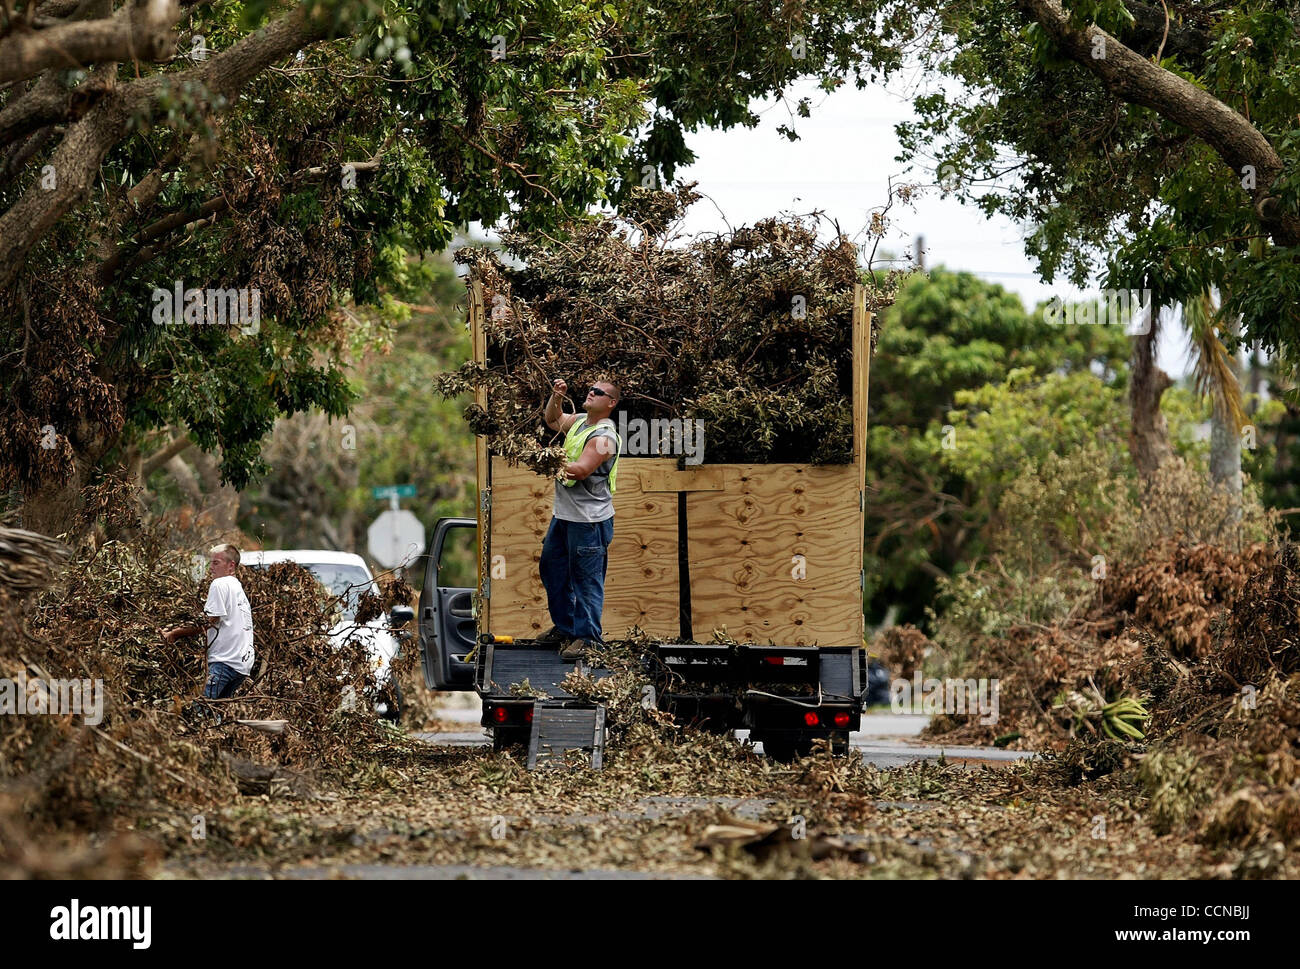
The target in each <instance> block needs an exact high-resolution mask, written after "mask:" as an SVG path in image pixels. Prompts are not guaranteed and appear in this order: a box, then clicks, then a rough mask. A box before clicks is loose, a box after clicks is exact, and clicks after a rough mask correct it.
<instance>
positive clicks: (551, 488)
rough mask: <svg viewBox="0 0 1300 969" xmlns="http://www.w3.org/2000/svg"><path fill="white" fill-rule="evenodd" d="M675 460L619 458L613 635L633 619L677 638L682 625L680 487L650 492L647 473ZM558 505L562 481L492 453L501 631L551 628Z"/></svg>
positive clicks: (495, 595)
mask: <svg viewBox="0 0 1300 969" xmlns="http://www.w3.org/2000/svg"><path fill="white" fill-rule="evenodd" d="M675 466H676V462H675V461H674V460H673V459H671V458H620V459H619V466H618V493H617V494H616V495H615V496H614V541H613V543H612V544H611V545H610V549H609V570H608V572H607V573H606V576H605V611H604V615H603V620H602V625H603V627H604V632H605V638H606V639H621V638H622V637H623V636H625V635H626V634H627V631H628V629H629V628H631V627H632V626H640V627H641V628H642V629H644V630H645V631H646V632H648V633H650V634H651V635H653V636H659V637H667V638H673V639H675V638H677V635H678V633H679V631H680V615H679V612H680V604H679V584H678V567H677V494H676V493H675V492H673V493H667V492H643V491H642V490H641V486H640V475H639V472H640V471H641V470H644V471H646V472H647V473H648V474H654V475H661V474H662V473H663V472H666V471H671V470H672V469H673V468H674V467H675ZM554 507H555V483H554V481H552V480H551V479H550V478H544V477H542V476H541V475H539V474H535V473H534V472H532V471H529V470H528V469H527V468H512V467H510V466H509V465H508V464H507V463H506V462H505V460H504V459H503V458H500V457H493V458H492V562H493V563H494V569H495V571H496V576H494V578H493V579H492V632H493V633H494V634H496V635H500V636H515V637H527V638H532V637H535V636H537V635H538V634H540V633H541V632H543V631H545V630H546V629H548V628H550V625H551V619H550V614H549V613H548V612H547V609H546V591H545V590H544V589H543V588H542V580H541V576H540V575H539V573H538V561H539V560H540V558H541V554H542V539H544V538H545V537H546V529H547V528H549V527H550V524H551V513H552V510H553V509H554Z"/></svg>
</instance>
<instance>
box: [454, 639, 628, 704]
mask: <svg viewBox="0 0 1300 969" xmlns="http://www.w3.org/2000/svg"><path fill="white" fill-rule="evenodd" d="M575 669H580V670H581V671H582V672H584V673H586V674H587V675H588V676H591V677H592V678H594V679H599V678H600V677H603V676H608V675H609V670H607V669H604V668H603V667H593V666H589V665H588V664H587V663H586V661H581V662H580V661H579V660H572V659H561V658H560V651H559V649H558V648H556V647H554V646H536V645H533V644H531V643H512V644H502V643H489V644H488V645H486V646H484V647H482V648H481V649H480V651H479V657H478V686H479V692H480V693H482V694H483V695H485V696H495V697H505V696H509V695H510V687H511V686H512V685H515V684H521V685H522V684H523V682H524V681H525V680H527V681H528V685H529V686H531V687H532V688H533V689H534V690H540V691H541V692H542V693H546V694H549V695H550V696H551V697H554V698H556V699H572V698H573V694H572V693H569V692H568V691H567V690H565V689H564V688H563V687H562V686H560V684H561V683H562V682H563V681H564V678H565V677H566V676H568V675H569V674H570V673H572V672H573V671H574V670H575Z"/></svg>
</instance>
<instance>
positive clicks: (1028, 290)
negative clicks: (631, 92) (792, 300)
mask: <svg viewBox="0 0 1300 969" xmlns="http://www.w3.org/2000/svg"><path fill="white" fill-rule="evenodd" d="M802 96H807V97H809V98H810V100H811V102H812V105H813V109H812V117H811V118H799V117H796V116H795V115H794V113H793V111H794V105H795V104H797V103H798V101H799V98H800V97H802ZM753 109H754V112H755V113H756V114H757V115H759V117H760V118H761V119H762V120H761V122H760V123H759V125H758V126H757V127H755V128H732V129H731V130H729V131H718V130H712V129H705V130H701V131H697V132H694V133H688V134H687V135H686V143H687V145H688V146H689V147H690V148H691V150H692V151H693V152H694V153H695V155H696V161H695V163H694V164H692V165H689V166H685V167H682V168H679V169H678V170H677V172H676V173H674V179H675V180H678V179H680V180H682V181H687V182H692V181H694V182H698V183H699V184H698V185H697V186H696V191H697V192H700V193H702V194H703V195H704V196H705V198H703V199H701V200H700V201H699V202H697V203H696V204H695V205H693V206H692V207H691V210H690V212H688V213H687V218H686V221H685V223H684V224H683V226H682V227H681V231H682V232H685V233H687V234H693V233H697V232H709V233H713V232H725V231H728V229H729V228H730V229H734V228H739V227H740V226H742V225H753V224H754V223H755V222H757V221H759V220H760V219H764V218H767V217H768V216H771V215H777V214H780V213H782V212H787V213H794V214H803V213H808V212H812V211H815V210H820V211H822V212H824V213H825V215H826V219H827V221H826V222H825V232H826V236H827V238H830V236H831V235H832V234H833V232H834V228H833V223H836V222H837V223H838V224H839V227H840V229H841V230H842V231H844V232H845V233H846V234H847V235H848V236H849V237H850V238H851V239H853V240H854V241H855V242H858V243H861V242H863V241H865V240H866V238H867V236H866V232H865V226H866V225H867V223H868V221H869V219H870V213H871V211H872V210H873V209H876V208H878V207H880V206H882V205H883V204H884V203H885V202H886V200H887V199H888V195H889V183H890V180H891V179H892V180H893V184H895V185H898V184H901V183H903V182H912V183H922V184H926V185H929V186H931V187H930V188H928V189H926V190H925V191H923V192H921V193H919V194H918V195H917V196H916V197H914V199H913V202H912V204H911V205H910V206H903V205H901V204H899V203H895V205H894V207H893V209H892V210H891V211H890V213H889V221H890V225H889V229H888V231H887V233H886V235H885V237H884V238H883V239H882V240H881V243H880V246H879V251H885V250H888V251H890V252H892V253H894V254H895V255H898V256H905V255H910V254H912V253H913V252H914V248H915V244H916V240H917V237H918V236H919V237H921V238H922V239H923V240H924V243H923V251H924V264H925V266H926V267H927V268H933V267H935V266H944V267H946V268H948V269H954V270H964V271H966V272H969V273H972V274H974V275H976V276H979V277H980V278H982V279H986V280H988V281H989V282H993V283H998V284H1000V285H1002V286H1004V287H1006V288H1007V289H1008V290H1010V291H1011V292H1014V293H1016V294H1018V295H1019V296H1020V298H1021V300H1022V302H1024V304H1025V307H1026V309H1032V308H1033V307H1034V306H1036V305H1037V304H1038V303H1039V302H1041V301H1046V300H1050V299H1052V298H1053V297H1054V296H1056V297H1060V298H1061V299H1062V300H1063V301H1065V302H1072V301H1076V300H1079V299H1081V298H1083V297H1084V296H1085V295H1094V294H1096V293H1097V292H1098V290H1097V289H1093V290H1091V291H1089V292H1085V291H1083V290H1079V289H1076V288H1075V287H1072V286H1069V285H1068V284H1061V283H1057V284H1053V285H1047V284H1044V283H1042V282H1040V281H1039V279H1038V276H1037V274H1036V273H1035V272H1034V271H1033V266H1032V265H1031V263H1030V262H1029V260H1028V259H1027V258H1026V257H1025V253H1024V243H1023V236H1024V233H1023V231H1022V230H1021V229H1020V228H1019V227H1018V226H1017V225H1015V224H1014V223H1012V222H1011V221H1010V220H1007V219H1005V218H1000V217H999V218H995V219H989V218H986V217H985V215H984V214H983V213H982V212H980V211H979V210H978V209H977V208H975V207H973V206H969V205H962V204H961V203H960V202H959V201H957V199H956V198H953V197H948V198H942V197H941V195H942V193H941V191H940V189H939V187H938V185H937V184H935V183H936V182H937V181H938V178H937V177H936V175H935V173H934V172H933V171H927V170H924V169H921V168H917V169H914V170H912V171H909V170H908V168H907V167H906V166H905V165H904V164H903V163H901V162H896V161H894V157H895V156H896V155H898V154H899V151H900V145H899V143H898V139H897V137H896V136H895V134H894V126H895V125H896V124H898V123H899V122H901V121H906V120H910V119H912V118H913V113H912V110H911V102H910V99H909V98H907V97H905V96H903V95H902V94H901V93H899V92H896V91H893V90H890V89H886V88H885V87H881V86H878V85H873V86H871V87H868V88H865V89H863V90H857V89H856V88H854V87H852V85H847V84H846V85H844V86H843V87H841V88H840V89H839V90H837V91H835V92H834V93H832V94H826V93H825V92H823V91H821V90H819V89H818V88H817V86H816V83H815V82H814V81H812V80H807V81H805V82H803V83H801V84H797V85H794V86H792V87H791V89H790V90H789V91H788V92H787V93H786V96H785V98H784V99H773V100H769V101H761V102H755V103H754V105H753ZM780 124H786V125H788V126H791V127H794V128H795V130H796V131H797V132H798V133H799V140H797V141H793V142H792V141H790V140H789V139H787V138H786V137H785V136H784V135H782V134H779V133H778V132H777V130H776V129H777V126H778V125H780ZM471 234H472V235H474V236H478V237H480V238H481V237H482V236H483V235H488V236H492V235H494V234H493V233H491V232H487V233H484V231H483V228H482V226H480V225H479V224H478V223H474V224H473V226H472V227H471ZM907 264H908V263H906V262H905V263H902V265H904V266H905V265H907ZM1157 359H1158V362H1159V364H1160V366H1161V368H1162V369H1164V371H1165V372H1166V373H1168V374H1169V375H1170V376H1171V377H1174V378H1178V377H1181V376H1184V375H1185V374H1186V373H1187V372H1188V371H1189V370H1190V369H1191V362H1190V358H1189V356H1188V342H1187V338H1186V335H1185V333H1184V331H1183V328H1182V327H1181V326H1176V325H1168V324H1166V325H1165V326H1163V327H1162V328H1161V331H1160V339H1159V343H1158V345H1157Z"/></svg>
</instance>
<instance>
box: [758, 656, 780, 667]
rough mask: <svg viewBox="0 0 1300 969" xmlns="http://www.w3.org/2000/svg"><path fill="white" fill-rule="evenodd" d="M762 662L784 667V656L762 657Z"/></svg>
mask: <svg viewBox="0 0 1300 969" xmlns="http://www.w3.org/2000/svg"><path fill="white" fill-rule="evenodd" d="M763 662H764V663H770V664H771V665H772V666H784V665H785V657H784V656H764V657H763Z"/></svg>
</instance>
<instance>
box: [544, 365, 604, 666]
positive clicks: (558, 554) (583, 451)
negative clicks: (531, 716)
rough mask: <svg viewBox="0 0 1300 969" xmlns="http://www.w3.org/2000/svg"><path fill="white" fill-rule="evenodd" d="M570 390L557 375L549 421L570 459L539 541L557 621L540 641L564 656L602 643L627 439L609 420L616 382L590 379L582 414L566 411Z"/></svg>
mask: <svg viewBox="0 0 1300 969" xmlns="http://www.w3.org/2000/svg"><path fill="white" fill-rule="evenodd" d="M567 391H568V384H566V383H565V382H564V381H563V380H555V381H553V382H552V385H551V398H550V400H549V401H547V404H546V412H545V419H546V423H547V425H548V426H549V427H550V428H551V429H552V430H554V431H559V432H562V433H563V434H564V452H565V458H566V460H567V463H566V464H565V466H564V469H563V471H561V473H560V476H559V478H558V479H557V480H556V482H555V510H554V513H553V516H552V518H551V527H550V528H549V529H547V532H546V538H545V539H544V540H543V542H542V558H541V573H542V585H544V586H545V587H546V605H547V608H548V609H549V610H550V613H551V622H552V623H553V625H552V626H551V628H550V629H548V630H547V631H546V632H544V633H542V635H541V636H539V637H538V638H537V642H539V643H547V644H552V645H556V646H559V647H560V655H561V656H563V657H564V658H565V659H580V658H582V657H583V656H584V655H585V654H586V650H587V649H588V648H589V647H591V646H593V645H595V644H598V643H600V642H601V627H600V614H601V610H602V609H603V607H604V604H605V570H606V566H607V565H608V561H609V556H608V550H609V543H610V542H611V541H613V538H614V491H615V485H616V482H617V475H618V455H619V451H620V450H621V449H622V442H621V441H620V440H619V437H618V431H617V430H615V428H614V422H613V421H612V420H610V419H609V415H610V413H611V412H612V411H613V410H614V408H615V406H617V404H618V401H619V389H618V385H617V384H615V383H613V382H611V381H608V380H598V381H596V382H595V383H594V384H592V386H591V389H590V390H588V391H587V399H586V402H585V403H584V404H583V410H585V411H586V414H585V415H580V414H565V413H564V412H563V411H562V410H561V404H562V402H563V401H564V396H565V393H566V392H567Z"/></svg>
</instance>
